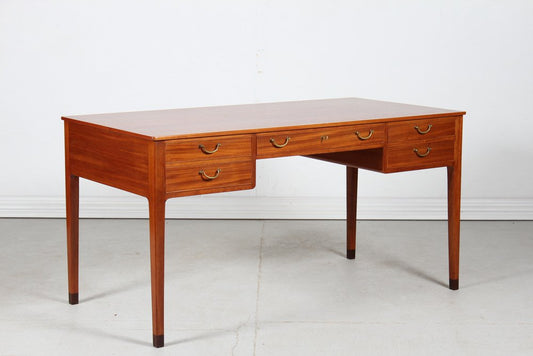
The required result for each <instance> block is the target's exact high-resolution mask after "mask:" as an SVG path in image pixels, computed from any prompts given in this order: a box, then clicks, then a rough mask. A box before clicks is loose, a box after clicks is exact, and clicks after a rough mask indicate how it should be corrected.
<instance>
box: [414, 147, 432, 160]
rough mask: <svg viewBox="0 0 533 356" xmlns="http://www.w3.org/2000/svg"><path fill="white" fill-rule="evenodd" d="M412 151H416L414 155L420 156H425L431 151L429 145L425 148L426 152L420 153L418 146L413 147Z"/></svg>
mask: <svg viewBox="0 0 533 356" xmlns="http://www.w3.org/2000/svg"><path fill="white" fill-rule="evenodd" d="M413 152H414V153H416V155H417V156H418V157H420V158H424V157H426V156H427V155H428V154H429V152H431V147H429V146H428V147H427V148H426V153H420V152H418V148H413Z"/></svg>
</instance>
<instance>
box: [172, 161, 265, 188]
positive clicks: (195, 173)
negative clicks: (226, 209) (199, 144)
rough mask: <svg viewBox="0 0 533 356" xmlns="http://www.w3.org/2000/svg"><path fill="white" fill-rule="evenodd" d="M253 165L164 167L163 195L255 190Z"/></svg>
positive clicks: (203, 163) (218, 163)
mask: <svg viewBox="0 0 533 356" xmlns="http://www.w3.org/2000/svg"><path fill="white" fill-rule="evenodd" d="M254 163H255V161H252V160H243V161H235V160H233V159H226V160H216V161H214V160H205V161H196V162H187V163H183V164H167V168H166V185H167V193H172V192H180V191H194V190H205V191H209V190H216V189H218V188H223V189H221V190H218V191H223V190H238V189H251V188H253V187H254V186H255V164H254ZM231 188H235V189H231Z"/></svg>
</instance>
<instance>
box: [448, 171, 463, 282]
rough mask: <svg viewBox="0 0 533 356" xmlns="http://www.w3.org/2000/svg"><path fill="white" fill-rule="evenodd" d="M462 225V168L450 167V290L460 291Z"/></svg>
mask: <svg viewBox="0 0 533 356" xmlns="http://www.w3.org/2000/svg"><path fill="white" fill-rule="evenodd" d="M460 223H461V167H460V166H452V167H448V259H449V269H450V289H452V290H457V289H459V233H460Z"/></svg>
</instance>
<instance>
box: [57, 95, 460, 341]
mask: <svg viewBox="0 0 533 356" xmlns="http://www.w3.org/2000/svg"><path fill="white" fill-rule="evenodd" d="M464 114H465V112H462V111H453V110H444V109H436V108H429V107H423V106H413V105H405V104H398V103H389V102H383V101H375V100H366V99H356V98H346V99H328V100H311V101H298V102H284V103H269V104H253V105H237V106H222V107H207V108H192V109H176V110H159V111H143V112H129V113H114V114H99V115H82V116H66V117H63V118H62V119H63V120H64V124H65V164H66V203H67V252H68V282H69V283H68V289H69V302H70V304H77V303H78V235H79V233H78V230H79V229H78V217H79V214H78V211H79V210H78V205H79V179H78V178H79V177H83V178H86V179H90V180H92V181H95V182H99V183H103V184H106V185H109V186H112V187H116V188H119V189H123V190H126V191H128V192H132V193H135V194H139V195H142V196H144V197H147V198H148V205H149V211H150V261H151V262H150V263H151V280H152V282H151V283H152V327H153V344H154V346H155V347H161V346H163V344H164V336H163V335H164V329H163V328H164V326H163V306H164V303H163V297H164V250H165V202H166V200H167V199H169V198H174V197H181V196H189V195H199V194H207V193H217V192H227V191H234V190H242V189H253V188H254V187H255V162H256V160H257V159H261V158H271V157H284V156H294V155H303V156H307V157H311V158H316V159H321V160H326V161H330V162H335V163H339V164H343V165H345V166H346V178H347V185H346V193H347V199H346V201H347V219H346V223H347V239H346V240H347V249H346V254H347V258H349V259H353V258H355V229H356V207H357V173H358V168H364V169H370V170H374V171H379V172H383V173H390V172H401V171H407V170H417V169H425V168H433V167H444V166H445V167H447V168H448V247H449V248H448V250H449V251H448V254H449V278H450V284H449V286H450V289H454V290H455V289H458V288H459V222H460V216H459V215H460V195H461V141H462V119H463V115H464Z"/></svg>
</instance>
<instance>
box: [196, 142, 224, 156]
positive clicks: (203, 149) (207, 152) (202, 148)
mask: <svg viewBox="0 0 533 356" xmlns="http://www.w3.org/2000/svg"><path fill="white" fill-rule="evenodd" d="M220 146H221V144H220V143H217V145H216V146H215V149H214V150H213V151H209V150H208V149H207V148H205V146H204V145H200V146H198V148H200V149H201V150H202V152H203V153H205V154H206V155H210V154H212V153H215V152H216V151H218V149H219V147H220Z"/></svg>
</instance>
